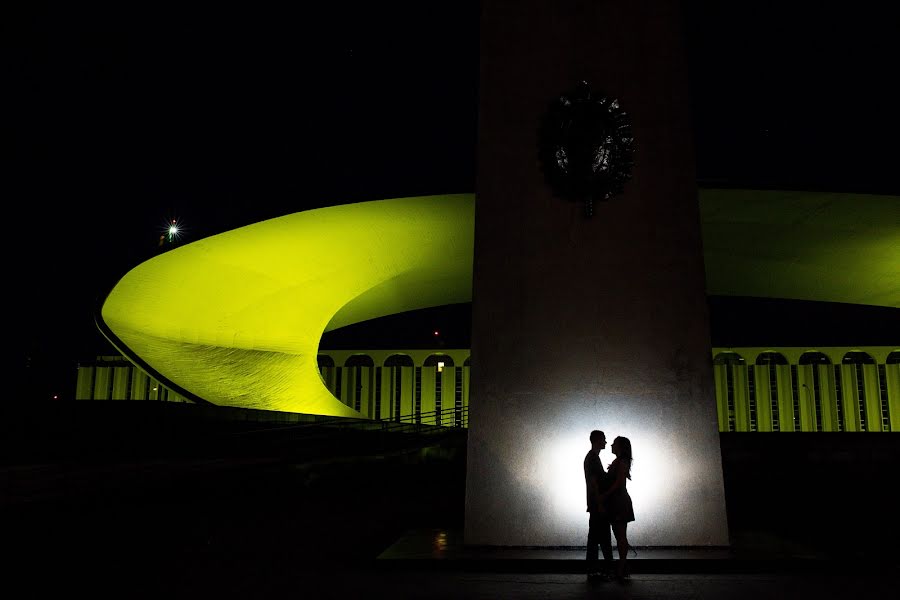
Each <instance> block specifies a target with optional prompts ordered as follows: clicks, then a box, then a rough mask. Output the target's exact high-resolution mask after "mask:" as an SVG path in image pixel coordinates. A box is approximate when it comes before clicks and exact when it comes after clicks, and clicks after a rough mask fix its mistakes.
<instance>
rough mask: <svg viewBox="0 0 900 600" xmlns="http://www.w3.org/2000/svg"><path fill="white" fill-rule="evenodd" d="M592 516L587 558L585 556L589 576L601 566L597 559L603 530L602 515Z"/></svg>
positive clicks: (595, 514) (594, 514)
mask: <svg viewBox="0 0 900 600" xmlns="http://www.w3.org/2000/svg"><path fill="white" fill-rule="evenodd" d="M590 515H591V518H590V520H589V521H588V539H587V556H585V561H586V562H587V564H586V567H587V572H588V575H590V574H591V573H596V572H597V567H598V566H599V565H598V564H597V562H598V560H597V558H598V555H599V550H598V544H599V543H600V539H599V535H600V529H601V525H600V523H599V521H600V515H599V514H597V513H594V512H592V513H590ZM610 552H612V550H610Z"/></svg>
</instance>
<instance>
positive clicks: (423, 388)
mask: <svg viewBox="0 0 900 600" xmlns="http://www.w3.org/2000/svg"><path fill="white" fill-rule="evenodd" d="M422 354H423V353H421V352H418V353H417V356H412V355H410V354H405V353H397V352H394V353H390V354H386V353H381V355H380V356H379V355H377V354H376V356H375V357H374V358H373V356H372V355H370V354H369V353H358V352H357V353H349V354H347V355H344V356H341V355H338V356H336V357H334V356H331V355H329V354H319V355H318V359H317V360H318V366H319V373H320V375H321V377H322V382H323V383H324V384H325V387H327V388H328V390H329V391H330V392H331V393H332V394H333V395H334V396H335V397H336V398H338V399H340V400H341V402H343V403H344V404H346V405H347V406H349V407H350V408H353V409H354V410H356V411H358V412H360V413H361V414H362V415H363V416H364V417H367V418H370V419H376V420H393V421H400V420H406V419H409V420H412V421H413V422H416V423H423V424H427V425H442V426H455V427H466V426H467V425H468V405H469V372H470V357H469V356H468V355H466V356H465V357H464V358H462V357H461V356H460V355H459V353H458V352H457V353H456V354H457V356H456V359H454V357H453V355H451V354H447V353H434V352H433V353H430V354H427V355H426V356H424V357H423V355H422ZM336 359H337V360H336ZM460 359H462V360H460ZM417 362H418V364H416V363H417ZM336 363H337V364H341V365H342V366H337V365H336Z"/></svg>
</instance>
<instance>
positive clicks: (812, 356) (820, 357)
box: [798, 352, 831, 431]
mask: <svg viewBox="0 0 900 600" xmlns="http://www.w3.org/2000/svg"><path fill="white" fill-rule="evenodd" d="M798 362H799V364H800V366H803V367H807V371H808V372H809V373H810V375H811V378H812V390H810V388H809V386H808V385H806V384H805V383H804V384H803V386H802V389H803V393H804V394H805V395H806V396H807V398H808V399H809V400H811V402H810V403H811V404H812V408H813V413H814V414H813V422H814V423H815V431H822V427H823V423H822V416H823V415H822V383H821V382H822V378H821V371H822V370H823V369H825V368H827V365H830V364H831V359H830V358H828V356H827V355H825V354H823V353H822V352H804V353H803V354H802V355H800V360H799V361H798ZM810 396H812V397H811V398H809V397H810Z"/></svg>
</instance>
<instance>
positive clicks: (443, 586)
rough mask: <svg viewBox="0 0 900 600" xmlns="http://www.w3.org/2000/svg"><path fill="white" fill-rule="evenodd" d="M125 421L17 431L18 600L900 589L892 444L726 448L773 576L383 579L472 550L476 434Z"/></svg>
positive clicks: (762, 441) (10, 438)
mask: <svg viewBox="0 0 900 600" xmlns="http://www.w3.org/2000/svg"><path fill="white" fill-rule="evenodd" d="M70 410H76V411H77V410H80V409H79V408H75V409H70ZM89 410H92V411H96V410H97V408H96V407H92V408H91V409H89ZM113 410H116V409H113ZM128 410H133V407H129V409H128ZM176 412H177V411H176ZM111 414H112V413H109V414H107V415H106V416H104V417H100V416H99V413H94V414H93V415H92V416H91V418H90V419H88V418H87V417H86V416H85V414H84V413H83V412H82V413H81V414H80V415H76V414H75V413H74V412H70V413H67V423H68V424H66V423H63V422H61V421H60V420H56V419H55V418H54V417H51V416H48V414H47V413H43V415H42V416H40V418H37V417H35V418H24V417H22V416H21V415H20V416H19V417H18V418H19V421H18V424H17V425H15V426H13V425H11V423H12V421H11V417H10V416H9V415H7V416H6V418H5V420H4V421H3V423H4V437H3V440H4V445H3V450H4V452H3V459H4V460H3V464H2V466H0V502H2V504H0V527H2V529H0V531H2V538H0V540H2V550H3V560H2V562H0V576H2V580H3V581H4V582H6V583H7V584H8V585H9V586H10V588H9V589H19V590H25V591H26V592H27V596H29V597H50V596H51V595H57V594H58V593H59V592H64V593H67V594H75V593H77V594H78V595H82V594H84V593H89V594H104V595H105V594H107V593H112V594H116V595H120V596H124V597H129V598H132V597H147V598H163V597H172V596H176V597H229V598H231V597H234V598H238V597H250V598H253V597H279V596H283V595H285V594H292V595H296V596H299V597H333V598H356V597H360V598H361V597H393V598H458V597H474V598H531V597H541V598H543V597H552V598H569V597H572V598H576V597H577V598H581V597H595V596H596V597H611V598H618V597H622V598H663V597H665V598H725V597H728V598H751V597H752V598H757V597H785V598H788V597H818V598H846V597H848V596H851V595H859V594H871V596H869V597H891V594H892V593H894V592H896V589H897V581H900V579H898V578H900V570H898V569H897V565H898V560H897V557H898V555H900V554H898V551H897V542H898V533H900V530H898V529H900V526H898V509H897V502H896V495H894V491H893V486H894V485H895V483H896V479H897V472H898V471H897V465H898V464H900V462H898V439H900V436H897V435H896V434H856V435H854V434H844V435H843V436H840V435H833V434H832V435H830V436H829V434H820V435H818V436H816V435H812V436H804V435H802V434H782V435H778V434H744V435H743V436H742V435H740V434H738V435H730V436H729V435H723V436H722V452H723V468H724V473H725V484H726V497H727V502H728V513H729V527H730V533H731V548H730V549H729V551H730V552H732V553H733V554H734V556H735V558H736V559H743V558H754V559H762V560H763V561H766V560H768V561H770V562H768V563H765V562H764V563H759V564H769V565H773V566H776V567H775V568H771V569H768V568H765V567H762V568H756V569H752V570H750V571H748V572H741V573H738V572H735V570H734V569H729V568H719V567H716V568H711V569H707V571H708V572H698V569H697V568H695V567H691V568H683V569H682V568H680V567H677V566H676V567H672V565H671V564H670V565H669V566H667V567H665V568H662V569H653V568H647V567H646V566H645V568H643V569H636V573H635V575H634V576H633V578H632V580H631V581H630V582H629V583H627V584H626V585H622V584H617V583H609V584H589V583H588V582H586V581H585V580H584V578H583V577H582V576H581V575H579V574H578V573H575V572H573V567H572V561H565V560H563V561H559V562H558V563H552V562H551V563H548V562H546V561H544V562H535V561H516V560H510V561H497V562H493V563H490V562H477V561H476V562H470V563H468V564H465V565H464V564H463V563H462V562H457V563H455V565H454V564H450V563H448V562H447V561H444V562H443V564H441V561H440V560H434V561H421V562H419V563H417V564H415V565H413V564H411V563H410V564H405V565H404V566H401V567H398V566H397V565H396V564H395V565H386V564H385V561H384V560H379V559H378V557H379V556H380V555H382V553H383V552H384V551H385V550H386V549H388V548H389V547H391V546H392V545H393V544H394V543H395V542H397V541H398V540H399V539H400V538H401V537H402V536H404V535H405V534H406V533H407V532H409V531H412V530H418V529H446V530H448V531H459V530H461V528H462V523H463V502H464V493H465V432H464V431H456V432H449V433H448V434H447V435H441V436H434V435H431V436H418V437H417V436H406V437H403V439H399V438H396V437H395V438H391V439H386V438H384V437H383V436H379V435H377V434H371V433H367V432H355V433H347V432H342V433H336V432H326V433H325V437H321V436H318V437H317V436H316V435H309V434H308V433H305V434H303V436H300V435H296V436H295V435H293V434H290V435H284V434H277V435H268V434H261V435H249V436H248V435H236V434H237V433H238V432H240V431H241V430H244V431H246V430H248V429H258V428H261V426H262V425H261V424H258V423H253V424H247V423H244V424H238V425H236V424H234V423H230V424H223V423H218V424H211V423H209V422H203V423H201V422H198V421H193V422H192V421H191V419H189V418H187V419H186V418H184V414H185V413H184V412H183V411H182V412H181V413H179V414H178V415H175V414H174V413H173V415H175V416H172V415H169V416H166V417H164V418H160V416H159V414H156V413H154V415H147V414H144V415H143V416H141V415H138V414H134V413H128V414H126V413H124V412H121V411H120V412H119V413H118V414H116V415H113V416H110V415H111ZM173 419H181V420H173ZM136 423H142V424H141V425H137V424H136ZM73 424H74V425H77V427H72V426H71V425H73ZM116 424H117V425H118V426H114V425H116ZM304 436H305V438H304ZM401 437H402V436H401ZM304 439H306V441H303V440H304ZM792 561H793V562H792ZM810 561H819V562H818V563H816V564H818V565H820V567H821V568H812V569H810V568H809V567H808V566H809V564H810ZM644 564H645V565H647V564H650V563H644ZM659 564H660V565H662V564H663V563H659ZM673 564H674V563H673ZM682 564H684V563H682ZM695 564H696V563H695ZM534 565H540V566H539V567H535V566H534ZM548 565H549V566H548ZM791 565H796V566H797V568H791ZM804 565H805V566H804ZM654 570H656V571H657V572H648V571H654ZM699 571H703V569H699ZM4 595H5V594H4ZM8 597H11V598H12V597H24V596H22V595H18V594H17V595H14V596H8Z"/></svg>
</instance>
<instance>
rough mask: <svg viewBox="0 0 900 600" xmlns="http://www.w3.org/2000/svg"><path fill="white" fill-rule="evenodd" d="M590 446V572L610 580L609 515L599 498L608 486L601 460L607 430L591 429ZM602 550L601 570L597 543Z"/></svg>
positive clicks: (587, 460)
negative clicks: (602, 568)
mask: <svg viewBox="0 0 900 600" xmlns="http://www.w3.org/2000/svg"><path fill="white" fill-rule="evenodd" d="M590 440H591V449H590V450H589V451H588V453H587V456H585V457H584V484H585V487H586V488H587V512H588V513H590V515H591V516H590V520H589V521H588V539H587V556H586V562H587V574H588V579H600V580H603V581H606V580H609V578H610V574H611V573H612V566H613V557H612V536H611V535H610V524H609V517H608V516H607V514H606V511H605V510H604V508H603V504H602V503H601V502H600V494H601V493H603V492H604V491H605V490H606V488H607V487H608V483H609V482H607V475H606V470H605V469H604V468H603V463H602V462H600V451H601V450H603V449H604V448H606V434H604V433H603V432H602V431H600V430H598V429H595V430H594V431H592V432H591V436H590ZM598 545H599V547H600V549H602V550H603V562H604V567H605V568H604V570H603V572H601V571H600V569H599V567H600V565H599V557H598V551H597V546H598Z"/></svg>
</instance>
